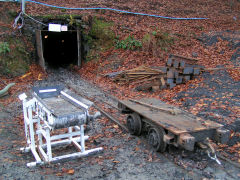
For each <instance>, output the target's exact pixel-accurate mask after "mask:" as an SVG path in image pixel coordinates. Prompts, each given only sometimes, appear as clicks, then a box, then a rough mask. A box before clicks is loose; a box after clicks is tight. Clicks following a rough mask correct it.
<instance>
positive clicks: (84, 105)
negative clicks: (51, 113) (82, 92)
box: [60, 91, 88, 109]
mask: <svg viewBox="0 0 240 180" xmlns="http://www.w3.org/2000/svg"><path fill="white" fill-rule="evenodd" d="M60 93H61V94H62V95H64V96H65V97H67V98H68V99H70V100H72V101H73V102H75V103H77V104H78V105H80V106H81V107H83V108H85V109H88V106H87V105H86V104H83V103H82V102H80V101H78V100H76V99H74V98H73V97H72V96H70V95H68V94H67V93H65V92H63V91H61V92H60Z"/></svg>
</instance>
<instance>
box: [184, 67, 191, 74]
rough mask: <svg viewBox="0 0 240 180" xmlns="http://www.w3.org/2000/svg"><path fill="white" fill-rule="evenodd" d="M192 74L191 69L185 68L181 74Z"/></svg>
mask: <svg viewBox="0 0 240 180" xmlns="http://www.w3.org/2000/svg"><path fill="white" fill-rule="evenodd" d="M192 73H193V67H185V68H184V69H183V74H187V75H188V74H192Z"/></svg>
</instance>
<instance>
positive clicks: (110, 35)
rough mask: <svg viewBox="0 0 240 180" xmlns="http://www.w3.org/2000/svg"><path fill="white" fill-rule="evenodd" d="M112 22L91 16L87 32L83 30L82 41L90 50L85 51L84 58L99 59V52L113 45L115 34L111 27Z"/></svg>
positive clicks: (88, 59)
mask: <svg viewBox="0 0 240 180" xmlns="http://www.w3.org/2000/svg"><path fill="white" fill-rule="evenodd" d="M112 26H113V24H112V23H109V22H105V21H104V20H103V19H98V18H96V17H94V18H93V20H92V22H91V25H90V30H89V32H83V36H84V41H86V43H87V44H88V46H89V48H90V50H89V51H88V52H87V55H86V60H87V61H90V60H95V61H97V60H98V59H99V54H100V53H101V52H102V51H104V50H106V49H109V48H111V47H112V46H113V45H114V39H115V34H114V32H113V30H112V29H111V28H112Z"/></svg>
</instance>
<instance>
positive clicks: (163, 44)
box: [154, 31, 175, 51]
mask: <svg viewBox="0 0 240 180" xmlns="http://www.w3.org/2000/svg"><path fill="white" fill-rule="evenodd" d="M154 36H155V38H156V41H157V46H159V47H160V48H161V49H162V50H164V51H167V50H168V48H169V47H170V46H171V45H173V44H174V40H175V39H174V38H173V37H172V36H171V35H170V34H169V33H167V32H161V31H158V32H156V34H155V35H154Z"/></svg>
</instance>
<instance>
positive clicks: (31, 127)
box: [28, 106, 35, 148]
mask: <svg viewBox="0 0 240 180" xmlns="http://www.w3.org/2000/svg"><path fill="white" fill-rule="evenodd" d="M28 118H29V122H30V124H29V128H30V145H31V148H35V139H34V127H33V122H32V107H31V106H30V107H29V108H28Z"/></svg>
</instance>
